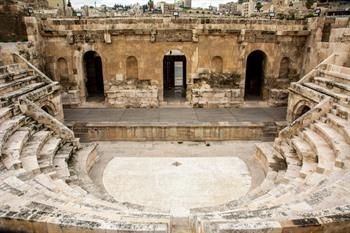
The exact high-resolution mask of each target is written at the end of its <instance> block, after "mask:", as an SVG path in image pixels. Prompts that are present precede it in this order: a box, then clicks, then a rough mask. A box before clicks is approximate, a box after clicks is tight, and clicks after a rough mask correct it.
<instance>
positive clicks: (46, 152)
mask: <svg viewBox="0 0 350 233" xmlns="http://www.w3.org/2000/svg"><path fill="white" fill-rule="evenodd" d="M61 142H62V139H61V138H59V137H57V136H54V137H51V138H50V139H49V140H48V141H47V142H46V144H45V145H44V146H43V148H42V150H41V151H40V153H39V159H49V160H50V161H53V158H54V156H55V154H56V153H57V151H58V149H59V148H60V145H61Z"/></svg>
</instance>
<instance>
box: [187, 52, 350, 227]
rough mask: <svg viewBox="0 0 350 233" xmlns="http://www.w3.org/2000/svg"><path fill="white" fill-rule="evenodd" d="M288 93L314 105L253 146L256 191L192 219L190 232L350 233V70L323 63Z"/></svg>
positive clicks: (196, 211) (204, 210)
mask: <svg viewBox="0 0 350 233" xmlns="http://www.w3.org/2000/svg"><path fill="white" fill-rule="evenodd" d="M328 61H329V59H328ZM291 89H294V90H297V91H299V92H302V93H303V94H305V95H308V96H309V98H313V99H314V100H315V102H316V101H318V104H317V105H316V106H315V107H313V108H312V109H311V110H310V111H308V112H307V113H305V114H304V115H302V116H301V117H299V118H298V119H296V120H295V121H294V122H292V123H291V124H290V125H288V126H287V127H286V128H285V129H283V130H282V131H281V132H280V133H279V136H278V137H277V138H276V139H275V141H274V142H273V143H269V142H264V143H260V144H258V145H257V152H256V158H257V160H258V161H260V162H261V164H262V165H263V167H264V168H265V173H266V178H265V180H264V181H263V182H262V183H261V184H260V186H258V187H257V188H256V189H254V190H252V191H251V192H249V193H248V194H247V195H246V196H244V197H242V198H241V199H239V200H236V201H232V202H229V203H226V204H224V205H221V206H216V207H208V208H200V209H193V210H192V211H191V216H190V222H191V227H192V231H193V232H198V233H199V232H200V233H204V232H210V233H213V232H349V231H350V227H349V223H350V218H349V216H350V182H349V180H350V104H349V98H350V95H349V94H350V93H349V91H350V68H347V67H343V66H340V65H336V64H332V63H326V62H324V63H322V64H321V65H319V66H318V67H317V68H316V69H315V70H313V71H312V72H311V73H310V74H308V75H307V76H306V77H305V78H303V79H301V80H300V81H299V82H297V83H293V84H292V86H291Z"/></svg>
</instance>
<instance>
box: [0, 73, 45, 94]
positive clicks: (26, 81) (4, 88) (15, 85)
mask: <svg viewBox="0 0 350 233" xmlns="http://www.w3.org/2000/svg"><path fill="white" fill-rule="evenodd" d="M38 78H39V77H38V76H27V77H25V78H22V79H19V80H15V81H12V82H7V83H4V84H0V94H1V95H4V94H6V93H9V92H13V91H15V90H18V89H20V88H23V87H26V86H28V85H31V84H34V83H36V82H39V81H38Z"/></svg>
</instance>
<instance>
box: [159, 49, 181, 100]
mask: <svg viewBox="0 0 350 233" xmlns="http://www.w3.org/2000/svg"><path fill="white" fill-rule="evenodd" d="M180 54H181V53H180ZM163 88H164V89H163V90H164V100H166V101H171V100H181V99H182V100H184V99H185V98H186V57H185V56H184V55H177V53H174V54H173V53H172V52H170V53H168V54H167V55H165V56H164V60H163Z"/></svg>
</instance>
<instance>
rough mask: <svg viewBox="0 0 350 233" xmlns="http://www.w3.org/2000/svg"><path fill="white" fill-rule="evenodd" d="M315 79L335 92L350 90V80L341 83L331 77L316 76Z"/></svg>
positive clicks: (316, 82)
mask: <svg viewBox="0 0 350 233" xmlns="http://www.w3.org/2000/svg"><path fill="white" fill-rule="evenodd" d="M313 79H314V83H315V84H317V85H320V86H322V87H324V88H327V89H330V90H332V91H334V92H335V93H346V92H349V91H350V80H348V82H347V83H339V82H337V81H334V80H332V79H330V78H323V77H314V78H313Z"/></svg>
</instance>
